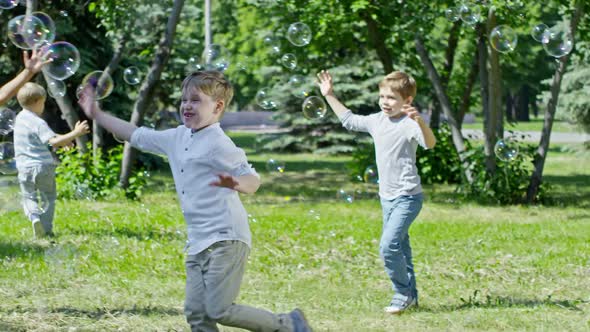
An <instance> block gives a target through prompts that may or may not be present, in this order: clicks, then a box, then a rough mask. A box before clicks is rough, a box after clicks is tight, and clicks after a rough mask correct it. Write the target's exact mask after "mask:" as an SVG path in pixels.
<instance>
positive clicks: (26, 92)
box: [16, 82, 47, 108]
mask: <svg viewBox="0 0 590 332" xmlns="http://www.w3.org/2000/svg"><path fill="white" fill-rule="evenodd" d="M46 97H47V93H46V92H45V89H44V88H43V87H42V86H40V85H39V84H37V83H33V82H27V83H25V84H24V85H23V86H22V88H20V89H19V90H18V92H17V94H16V99H17V100H18V103H19V104H20V106H21V107H23V108H25V107H27V106H31V105H33V104H34V103H36V102H37V101H38V100H39V99H41V98H43V99H45V98H46Z"/></svg>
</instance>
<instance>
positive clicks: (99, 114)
mask: <svg viewBox="0 0 590 332" xmlns="http://www.w3.org/2000/svg"><path fill="white" fill-rule="evenodd" d="M94 96H95V91H94V89H93V88H92V87H91V86H90V85H87V86H86V87H84V89H83V90H82V92H81V93H80V99H79V100H78V104H79V105H80V107H81V108H82V110H83V111H84V113H85V114H86V116H87V117H89V118H90V119H93V120H94V121H96V122H98V124H99V125H100V126H101V127H103V128H105V129H106V130H108V131H109V132H111V133H113V134H115V135H117V137H120V138H122V139H124V140H126V141H128V142H129V140H130V139H131V134H133V132H134V131H135V129H137V126H135V125H134V124H132V123H130V122H127V121H125V120H121V119H119V118H117V117H116V116H113V115H110V114H108V113H105V112H104V111H103V110H101V109H100V106H99V105H98V102H97V101H96V100H94Z"/></svg>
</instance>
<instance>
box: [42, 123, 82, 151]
mask: <svg viewBox="0 0 590 332" xmlns="http://www.w3.org/2000/svg"><path fill="white" fill-rule="evenodd" d="M89 132H90V128H88V123H87V122H86V120H84V121H82V122H80V121H78V122H76V126H75V127H74V129H73V130H72V131H70V132H69V133H67V134H65V135H56V136H54V137H52V138H50V139H49V144H51V146H53V147H54V148H58V147H62V146H66V145H68V144H70V143H71V142H72V141H73V140H75V139H76V138H77V137H79V136H82V135H85V134H88V133H89Z"/></svg>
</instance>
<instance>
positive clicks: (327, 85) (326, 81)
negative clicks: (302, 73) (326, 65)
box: [317, 70, 334, 96]
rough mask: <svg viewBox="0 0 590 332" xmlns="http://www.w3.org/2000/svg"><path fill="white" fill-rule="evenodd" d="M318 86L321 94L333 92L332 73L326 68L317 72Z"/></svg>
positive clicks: (325, 94)
mask: <svg viewBox="0 0 590 332" xmlns="http://www.w3.org/2000/svg"><path fill="white" fill-rule="evenodd" d="M317 76H318V82H317V83H318V86H319V87H320V91H321V92H322V95H323V96H328V95H331V94H333V93H334V91H333V88H334V84H333V83H332V75H330V73H329V72H328V71H327V70H322V71H320V72H319V73H318V75H317Z"/></svg>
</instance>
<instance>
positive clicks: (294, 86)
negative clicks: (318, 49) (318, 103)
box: [288, 75, 312, 98]
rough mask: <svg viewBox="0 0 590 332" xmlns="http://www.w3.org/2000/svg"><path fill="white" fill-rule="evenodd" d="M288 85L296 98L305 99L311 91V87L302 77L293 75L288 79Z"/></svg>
mask: <svg viewBox="0 0 590 332" xmlns="http://www.w3.org/2000/svg"><path fill="white" fill-rule="evenodd" d="M288 84H289V87H290V90H291V93H292V94H293V95H294V96H295V97H297V98H306V97H307V96H309V95H310V93H311V91H312V85H311V84H310V82H309V80H308V79H307V78H306V77H305V76H303V75H293V76H291V77H289V83H288Z"/></svg>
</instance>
